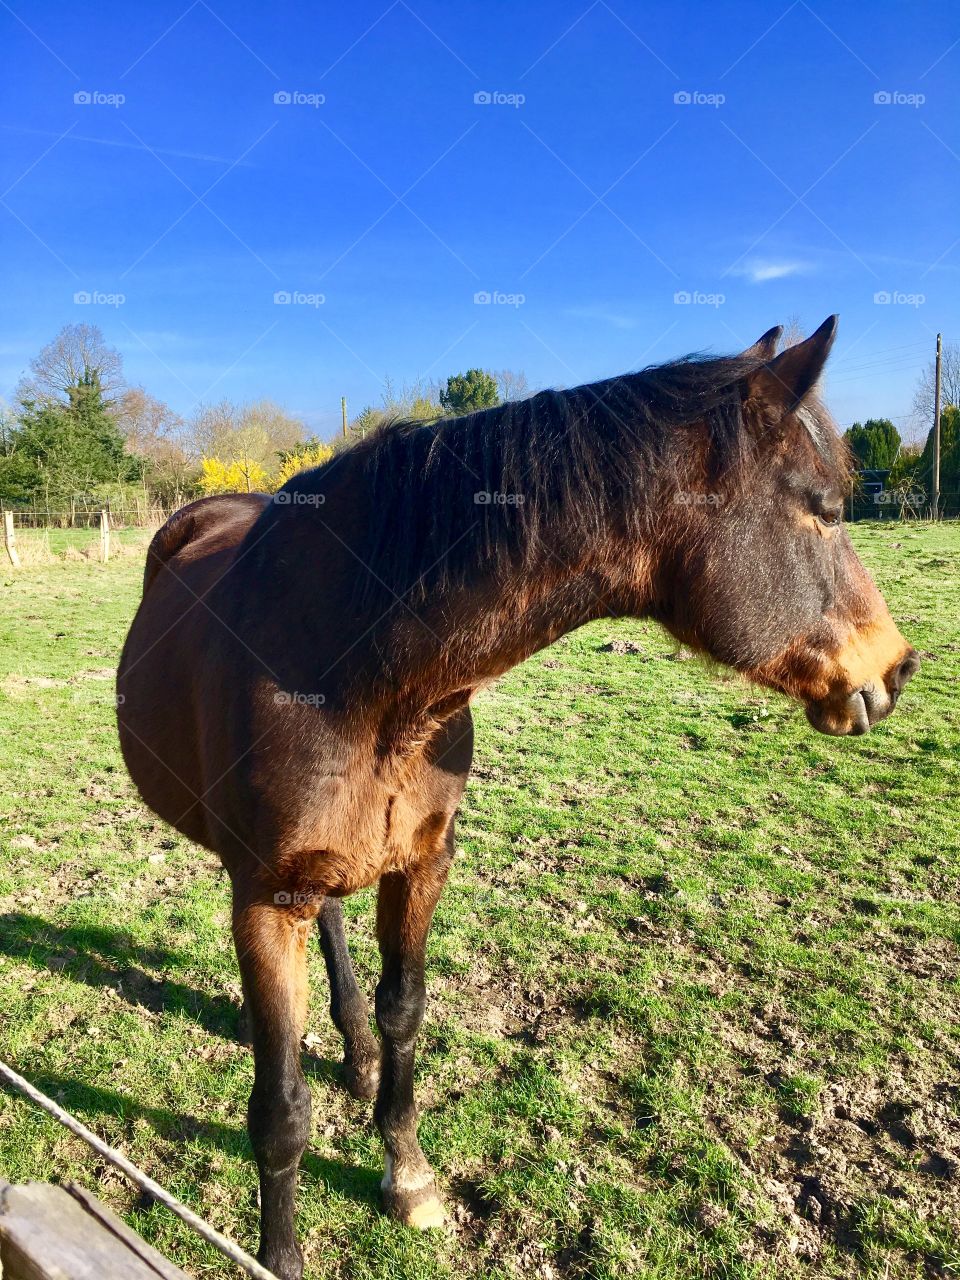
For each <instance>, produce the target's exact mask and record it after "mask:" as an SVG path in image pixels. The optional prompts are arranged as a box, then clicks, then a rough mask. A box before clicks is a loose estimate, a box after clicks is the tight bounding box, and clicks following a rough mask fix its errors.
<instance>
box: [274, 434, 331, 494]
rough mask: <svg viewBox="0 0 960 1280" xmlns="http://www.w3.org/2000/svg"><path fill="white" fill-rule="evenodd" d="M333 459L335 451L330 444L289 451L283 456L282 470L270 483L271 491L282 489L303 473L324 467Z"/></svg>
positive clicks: (301, 447)
mask: <svg viewBox="0 0 960 1280" xmlns="http://www.w3.org/2000/svg"><path fill="white" fill-rule="evenodd" d="M332 457H333V450H332V449H331V448H330V446H329V445H328V444H304V445H299V446H298V447H297V448H296V449H288V450H287V451H286V452H285V453H284V454H283V455H282V456H281V461H280V469H279V471H278V472H277V474H276V475H275V476H274V477H273V480H272V481H271V482H270V488H271V490H275V489H279V488H281V486H282V485H285V484H286V483H287V481H288V480H290V479H292V477H293V476H295V475H299V473H300V472H301V471H310V470H311V469H312V468H313V467H321V466H323V464H324V463H325V462H327V461H329V459H330V458H332Z"/></svg>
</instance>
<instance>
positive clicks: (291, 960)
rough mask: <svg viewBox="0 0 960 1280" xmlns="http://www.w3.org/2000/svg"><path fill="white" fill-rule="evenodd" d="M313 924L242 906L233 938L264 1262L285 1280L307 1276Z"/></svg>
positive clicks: (287, 913) (279, 911)
mask: <svg viewBox="0 0 960 1280" xmlns="http://www.w3.org/2000/svg"><path fill="white" fill-rule="evenodd" d="M310 927H311V921H310V920H309V919H307V920H304V919H302V918H301V917H300V916H299V915H295V914H294V913H293V912H292V911H291V910H290V908H289V907H283V906H275V905H274V904H272V903H269V904H267V903H263V902H250V903H245V902H243V901H237V900H235V901H234V913H233V937H234V943H235V944H236V948H237V959H238V960H239V963H240V974H241V977H242V979H243V990H244V995H245V997H246V1004H247V1009H248V1011H249V1018H250V1032H251V1037H252V1040H253V1057H254V1082H253V1091H252V1093H251V1094H250V1104H249V1109H248V1113H247V1114H248V1124H249V1130H250V1142H251V1144H252V1146H253V1152H254V1155H255V1156H256V1160H257V1167H258V1169H259V1172H260V1252H259V1254H258V1257H259V1259H260V1261H261V1262H262V1263H263V1264H264V1265H265V1266H266V1267H269V1268H270V1270H271V1271H273V1272H274V1273H275V1274H276V1275H277V1276H279V1277H280V1280H300V1278H301V1276H302V1275H303V1254H302V1252H301V1249H300V1246H299V1244H298V1243H297V1238H296V1234H295V1232H294V1221H293V1220H294V1204H295V1197H296V1185H297V1170H298V1168H299V1165H300V1157H301V1156H302V1155H303V1150H304V1148H305V1147H306V1145H307V1139H308V1138H309V1136H310V1090H309V1088H308V1087H307V1083H306V1081H305V1080H304V1078H303V1073H302V1071H301V1069H300V1036H301V1034H302V1032H303V1025H304V1022H305V1020H306V1011H307V969H306V945H307V936H308V933H309V930H310Z"/></svg>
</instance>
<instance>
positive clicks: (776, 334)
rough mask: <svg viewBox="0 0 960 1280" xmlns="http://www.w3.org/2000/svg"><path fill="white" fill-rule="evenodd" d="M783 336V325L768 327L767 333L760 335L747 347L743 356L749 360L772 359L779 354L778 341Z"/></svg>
mask: <svg viewBox="0 0 960 1280" xmlns="http://www.w3.org/2000/svg"><path fill="white" fill-rule="evenodd" d="M782 337H783V325H782V324H775V325H774V326H773V328H772V329H768V330H767V332H766V333H765V334H763V335H762V336H761V337H759V338H758V339H757V340H756V342H755V343H754V344H753V346H752V347H747V349H746V351H744V353H743V356H742V358H743V359H746V360H749V359H751V358H753V359H755V360H763V361H764V363H766V361H767V360H772V359H773V357H774V356H775V355H776V354H777V343H778V342H779V341H780V339H781V338H782Z"/></svg>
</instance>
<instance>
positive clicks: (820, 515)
mask: <svg viewBox="0 0 960 1280" xmlns="http://www.w3.org/2000/svg"><path fill="white" fill-rule="evenodd" d="M816 516H817V519H818V520H819V521H820V523H821V524H826V525H833V524H839V523H840V521H841V520H842V519H843V510H842V508H841V507H820V508H819V509H818V510H817V512H816Z"/></svg>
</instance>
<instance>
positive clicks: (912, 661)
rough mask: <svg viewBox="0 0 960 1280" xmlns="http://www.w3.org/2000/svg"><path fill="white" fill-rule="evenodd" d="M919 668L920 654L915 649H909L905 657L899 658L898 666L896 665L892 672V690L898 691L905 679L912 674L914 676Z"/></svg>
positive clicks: (905, 681)
mask: <svg viewBox="0 0 960 1280" xmlns="http://www.w3.org/2000/svg"><path fill="white" fill-rule="evenodd" d="M919 670H920V655H919V654H918V653H917V651H916V649H911V650H910V652H909V653H908V654H907V655H906V657H905V658H902V659H901V660H900V664H899V666H897V667H896V668H895V670H894V672H893V690H894V692H895V693H899V692H900V690H901V689H902V688H903V686H904V685H905V684H906V683H907V681H908V680H909V679H910V678H911V677H912V676H915V675H916V673H917V672H918V671H919Z"/></svg>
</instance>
